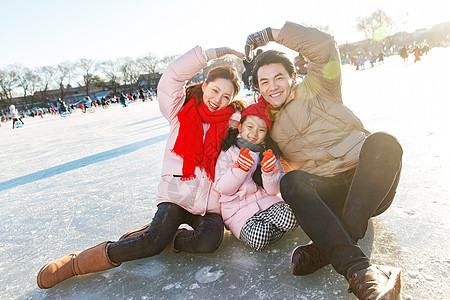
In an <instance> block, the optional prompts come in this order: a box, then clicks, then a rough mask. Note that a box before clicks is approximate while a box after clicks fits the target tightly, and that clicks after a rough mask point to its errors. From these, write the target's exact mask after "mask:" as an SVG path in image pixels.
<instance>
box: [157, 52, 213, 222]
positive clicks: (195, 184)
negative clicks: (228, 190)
mask: <svg viewBox="0 0 450 300" xmlns="http://www.w3.org/2000/svg"><path fill="white" fill-rule="evenodd" d="M206 64H207V61H206V56H205V55H204V53H203V51H202V49H201V48H200V47H198V46H197V47H195V48H194V49H192V50H190V51H189V52H187V53H186V54H184V55H183V56H181V57H180V58H178V59H177V60H175V61H173V62H172V63H171V64H170V65H169V66H168V67H167V69H166V71H165V72H164V74H163V75H162V77H161V79H160V81H159V84H158V102H159V107H160V110H161V113H162V114H163V115H164V117H165V118H166V119H167V120H168V121H169V123H170V133H169V137H168V139H167V144H166V150H165V154H164V158H163V159H164V160H163V167H162V180H161V182H160V183H159V185H158V195H157V200H156V203H157V204H159V203H162V202H171V203H175V204H177V205H179V206H181V207H183V208H184V209H186V210H187V211H189V212H190V213H192V214H195V215H204V214H205V213H207V212H208V213H217V214H220V207H219V194H218V193H217V192H215V191H214V190H213V189H212V182H211V181H210V180H209V179H208V177H207V176H206V173H205V172H204V171H202V170H200V168H198V167H197V168H196V169H195V175H196V178H195V179H192V180H188V181H181V180H180V177H181V175H182V166H183V161H182V159H181V158H180V157H179V156H177V155H175V154H174V153H172V149H173V146H174V144H175V141H176V139H177V136H178V130H179V128H180V123H179V121H178V118H177V114H178V112H180V111H181V109H182V108H183V103H184V100H185V98H186V90H185V85H186V82H187V81H188V80H189V79H191V78H192V77H193V76H194V75H195V74H197V73H198V72H199V71H200V70H202V69H203V68H204V67H205V66H206ZM203 128H204V132H205V133H206V131H207V129H208V128H209V124H203ZM203 138H204V137H203ZM174 175H175V176H174ZM177 176H180V177H177Z"/></svg>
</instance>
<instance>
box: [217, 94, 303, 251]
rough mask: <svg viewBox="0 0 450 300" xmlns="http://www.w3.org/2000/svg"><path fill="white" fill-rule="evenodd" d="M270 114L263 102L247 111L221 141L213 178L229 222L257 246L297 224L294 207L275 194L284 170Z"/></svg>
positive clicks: (262, 247)
mask: <svg viewBox="0 0 450 300" xmlns="http://www.w3.org/2000/svg"><path fill="white" fill-rule="evenodd" d="M268 116H269V115H268V114H267V110H266V107H265V101H261V102H258V103H256V104H252V105H250V106H249V107H247V108H246V109H245V110H244V111H243V113H242V116H241V120H240V123H239V125H238V128H237V130H236V129H230V130H229V133H228V135H227V138H226V139H225V141H224V143H223V146H222V150H223V151H222V152H221V153H220V155H219V158H218V159H217V164H216V180H215V183H214V188H215V190H216V191H218V192H219V193H220V194H221V195H220V200H219V201H220V205H221V212H222V217H223V220H224V222H225V225H226V226H227V228H229V229H230V230H231V232H232V233H233V234H234V235H235V236H236V237H237V238H238V239H241V240H242V241H244V242H245V243H246V244H247V245H249V246H250V247H252V248H253V249H254V250H257V251H259V250H262V249H264V248H265V247H266V246H267V245H268V244H270V243H272V242H275V241H277V240H278V239H280V238H281V236H282V235H283V234H284V233H285V232H287V231H292V230H294V229H295V228H296V227H297V226H298V225H297V221H296V219H295V216H294V214H293V212H292V210H291V208H290V207H289V206H288V205H287V204H286V203H285V202H284V201H283V200H282V199H281V198H279V197H277V196H276V195H277V194H278V193H279V192H280V180H281V177H282V176H283V174H284V173H283V171H282V169H281V167H280V162H279V160H278V159H277V158H276V157H275V155H274V152H275V154H276V155H278V154H279V149H278V147H277V146H276V144H275V143H274V142H273V141H272V140H271V139H270V136H269V131H270V129H271V127H272V121H271V120H270V117H268ZM237 132H239V135H238V134H237Z"/></svg>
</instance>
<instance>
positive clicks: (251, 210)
mask: <svg viewBox="0 0 450 300" xmlns="http://www.w3.org/2000/svg"><path fill="white" fill-rule="evenodd" d="M249 153H250V156H251V157H252V158H253V160H254V161H255V163H254V164H253V166H252V167H251V169H250V170H249V171H248V172H245V171H243V170H241V169H239V168H234V167H233V163H234V162H235V161H237V159H238V157H239V148H238V147H236V146H231V147H230V149H228V150H227V151H222V152H221V153H220V155H219V158H218V159H217V163H216V180H215V183H214V189H215V190H216V191H218V192H219V193H220V209H221V212H222V218H223V221H224V222H225V225H226V226H227V228H229V229H230V230H231V232H232V233H233V234H234V236H236V237H237V238H238V239H239V238H240V235H241V229H242V227H243V226H244V224H245V222H247V220H248V219H249V218H250V217H252V216H253V215H254V214H256V213H258V212H260V211H263V210H266V209H268V208H269V207H270V206H272V205H273V204H275V203H278V202H281V201H283V200H282V199H281V198H280V197H278V196H277V194H278V193H279V192H280V180H281V177H283V175H284V173H283V171H282V168H281V165H280V161H279V160H277V165H278V166H279V167H280V171H278V172H269V173H264V172H262V175H261V176H262V181H263V186H264V189H263V188H261V187H260V186H258V185H257V184H256V183H255V182H254V181H253V178H252V176H253V173H254V172H255V170H256V167H257V165H258V164H259V163H260V161H259V155H258V153H255V152H252V151H250V152H249Z"/></svg>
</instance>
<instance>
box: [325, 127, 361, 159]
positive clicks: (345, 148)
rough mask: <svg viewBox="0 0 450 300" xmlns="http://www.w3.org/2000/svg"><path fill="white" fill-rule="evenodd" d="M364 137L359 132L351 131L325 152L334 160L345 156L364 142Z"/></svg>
mask: <svg viewBox="0 0 450 300" xmlns="http://www.w3.org/2000/svg"><path fill="white" fill-rule="evenodd" d="M364 139H365V135H364V133H362V132H359V131H352V132H350V133H349V134H348V135H347V136H346V137H344V138H343V139H342V140H340V141H338V142H337V143H335V144H334V145H333V146H331V147H329V148H328V149H327V152H328V153H329V154H330V155H331V156H333V157H334V158H339V157H343V156H345V155H346V154H347V153H348V152H349V151H350V150H352V149H353V148H354V147H355V146H356V145H358V144H359V143H361V142H362V141H364Z"/></svg>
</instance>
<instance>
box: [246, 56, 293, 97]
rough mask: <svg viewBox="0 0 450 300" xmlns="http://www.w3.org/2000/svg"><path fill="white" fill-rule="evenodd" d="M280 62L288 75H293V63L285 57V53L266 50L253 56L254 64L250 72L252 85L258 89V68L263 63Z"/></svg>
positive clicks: (263, 64)
mask: <svg viewBox="0 0 450 300" xmlns="http://www.w3.org/2000/svg"><path fill="white" fill-rule="evenodd" d="M277 63H280V64H282V65H283V66H284V68H285V69H286V71H287V72H288V74H289V76H290V77H295V75H296V71H295V67H294V64H293V63H292V62H291V61H290V59H289V58H287V56H286V54H284V53H283V52H280V51H276V50H268V51H265V52H263V53H261V54H260V55H258V56H257V57H256V58H255V66H254V67H253V72H252V82H253V86H254V87H255V88H257V89H259V85H258V69H259V68H260V67H262V66H265V65H270V64H277Z"/></svg>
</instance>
